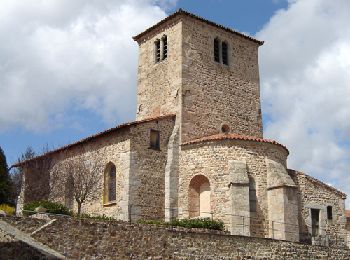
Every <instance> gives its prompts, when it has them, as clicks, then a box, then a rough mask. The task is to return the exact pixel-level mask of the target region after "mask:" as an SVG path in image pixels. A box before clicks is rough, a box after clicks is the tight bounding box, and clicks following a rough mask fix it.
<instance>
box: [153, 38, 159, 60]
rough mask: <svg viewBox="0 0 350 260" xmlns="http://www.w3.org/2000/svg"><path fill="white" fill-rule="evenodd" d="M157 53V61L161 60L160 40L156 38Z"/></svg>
mask: <svg viewBox="0 0 350 260" xmlns="http://www.w3.org/2000/svg"><path fill="white" fill-rule="evenodd" d="M154 47H155V52H156V53H155V54H156V57H155V58H156V62H160V40H156V41H155V42H154Z"/></svg>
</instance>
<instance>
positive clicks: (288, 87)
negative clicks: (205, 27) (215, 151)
mask: <svg viewBox="0 0 350 260" xmlns="http://www.w3.org/2000/svg"><path fill="white" fill-rule="evenodd" d="M180 7H181V8H183V9H185V10H187V11H190V12H193V13H195V14H197V15H199V16H202V17H204V18H206V19H209V20H212V21H214V22H216V23H219V24H222V25H224V26H227V27H231V28H234V29H236V30H238V31H241V32H244V33H248V34H250V35H252V36H256V37H257V38H258V39H261V40H264V41H265V44H264V46H263V47H261V48H260V52H259V64H260V77H261V97H262V109H263V116H264V136H265V137H266V138H270V139H275V140H277V141H279V142H281V143H283V144H285V145H286V146H287V147H288V148H289V150H290V156H289V159H288V167H290V168H293V169H298V170H302V171H304V172H306V173H308V174H310V175H312V176H315V177H317V178H319V179H321V180H322V181H324V182H326V183H328V184H330V185H333V186H335V187H337V188H339V189H342V190H344V191H346V192H347V193H348V194H350V175H349V173H348V169H350V146H349V140H350V120H349V118H350V105H349V104H350V74H349V73H348V71H350V28H349V26H348V14H349V13H350V1H348V0H337V1H329V0H288V1H287V0H234V1H232V0H207V1H198V0H197V1H194V0H124V1H116V0H104V1H98V0H89V1H85V0H77V1H74V2H72V1H70V0H48V1H45V2H39V1H35V0H29V1H21V0H3V1H1V2H0V42H1V44H0V61H1V63H0V93H1V95H0V146H1V147H2V148H3V149H4V151H5V154H6V156H7V159H8V162H9V164H12V163H13V162H15V161H16V159H17V158H18V157H19V156H20V155H21V153H23V152H24V151H25V149H26V147H28V146H32V147H33V148H34V149H35V150H36V151H37V152H38V153H40V152H41V150H42V147H43V146H46V145H48V146H49V147H56V148H57V147H60V146H62V145H65V144H68V143H71V142H73V141H76V140H78V139H81V138H83V137H86V136H89V135H91V134H94V133H96V132H99V131H102V130H104V129H106V128H109V127H113V126H115V125H117V124H120V123H123V122H125V121H133V120H134V118H135V108H136V96H135V93H136V75H137V74H136V73H137V44H136V43H135V42H133V40H132V39H131V36H133V35H135V34H137V33H139V32H141V31H143V30H144V29H146V28H147V27H148V26H150V25H152V24H154V23H156V22H157V21H159V20H160V19H162V18H164V17H165V16H166V15H167V14H170V13H172V12H173V11H175V10H176V9H178V8H180ZM348 205H349V204H348ZM349 206H350V205H349Z"/></svg>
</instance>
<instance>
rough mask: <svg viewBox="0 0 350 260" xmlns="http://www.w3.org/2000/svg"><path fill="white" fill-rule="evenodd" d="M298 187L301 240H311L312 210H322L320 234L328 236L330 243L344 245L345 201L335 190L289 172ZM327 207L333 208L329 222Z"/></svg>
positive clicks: (294, 172)
mask: <svg viewBox="0 0 350 260" xmlns="http://www.w3.org/2000/svg"><path fill="white" fill-rule="evenodd" d="M288 172H289V175H290V176H291V177H292V179H293V180H294V182H295V183H296V184H297V187H298V200H299V209H301V210H300V211H299V228H300V239H301V241H302V240H307V239H310V236H309V234H311V212H310V209H311V208H315V209H319V210H320V234H321V236H326V235H327V236H328V239H329V240H330V243H331V244H332V243H344V242H345V239H346V229H345V225H346V218H345V200H344V198H343V196H344V195H343V194H342V193H341V192H339V191H336V190H335V189H334V188H332V187H329V186H327V185H326V184H321V183H320V182H319V181H317V180H315V179H313V178H312V177H310V176H307V175H305V174H303V173H301V172H297V171H293V170H289V171H288ZM327 206H331V207H332V211H333V219H332V220H327Z"/></svg>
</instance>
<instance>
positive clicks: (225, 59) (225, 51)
mask: <svg viewBox="0 0 350 260" xmlns="http://www.w3.org/2000/svg"><path fill="white" fill-rule="evenodd" d="M222 63H223V64H225V65H228V48H227V43H226V42H223V43H222Z"/></svg>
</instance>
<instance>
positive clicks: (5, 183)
mask: <svg viewBox="0 0 350 260" xmlns="http://www.w3.org/2000/svg"><path fill="white" fill-rule="evenodd" d="M11 184H12V183H11V178H10V175H9V168H8V165H7V162H6V156H5V153H4V151H3V150H2V148H1V147H0V204H2V203H9V202H10V197H11V190H12V187H11Z"/></svg>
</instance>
